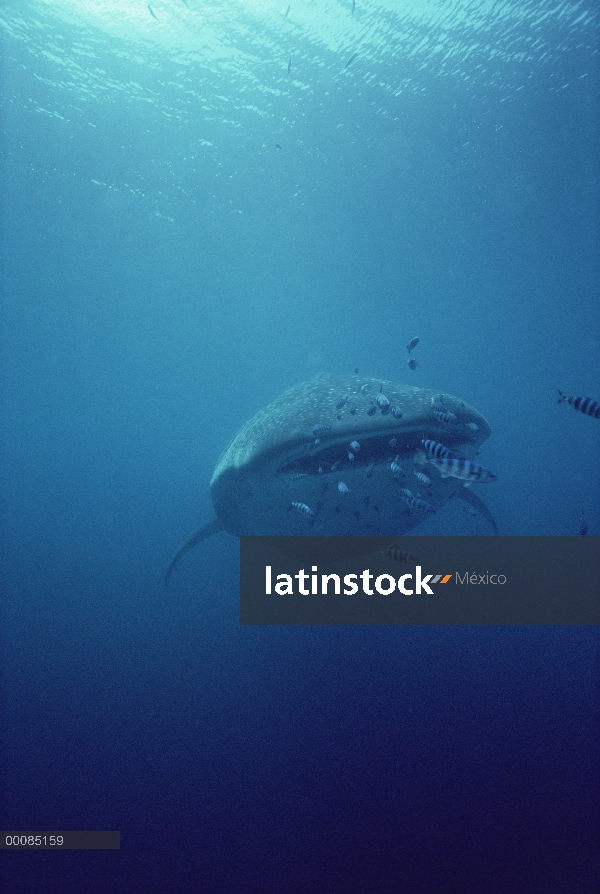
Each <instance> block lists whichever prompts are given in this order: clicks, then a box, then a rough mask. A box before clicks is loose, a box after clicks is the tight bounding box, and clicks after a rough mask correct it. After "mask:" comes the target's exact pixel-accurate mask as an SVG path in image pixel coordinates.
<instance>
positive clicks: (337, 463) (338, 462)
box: [331, 459, 340, 472]
mask: <svg viewBox="0 0 600 894" xmlns="http://www.w3.org/2000/svg"><path fill="white" fill-rule="evenodd" d="M339 467H340V461H339V459H338V460H336V462H334V464H333V465H332V467H331V471H332V472H335V470H336V469H339Z"/></svg>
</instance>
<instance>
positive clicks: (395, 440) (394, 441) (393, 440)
mask: <svg viewBox="0 0 600 894" xmlns="http://www.w3.org/2000/svg"><path fill="white" fill-rule="evenodd" d="M397 443H398V438H390V441H389V445H390V447H395V446H396V444H397Z"/></svg>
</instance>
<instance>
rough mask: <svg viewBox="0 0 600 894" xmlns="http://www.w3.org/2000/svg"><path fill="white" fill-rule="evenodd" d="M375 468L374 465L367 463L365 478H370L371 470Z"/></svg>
mask: <svg viewBox="0 0 600 894" xmlns="http://www.w3.org/2000/svg"><path fill="white" fill-rule="evenodd" d="M374 468H375V463H369V465H368V466H367V478H370V477H371V475H372V474H373V469H374Z"/></svg>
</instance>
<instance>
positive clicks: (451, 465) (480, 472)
mask: <svg viewBox="0 0 600 894" xmlns="http://www.w3.org/2000/svg"><path fill="white" fill-rule="evenodd" d="M428 461H429V462H430V463H431V464H432V465H434V466H435V468H436V469H437V470H438V472H439V473H440V475H441V476H442V478H458V479H460V480H461V481H464V482H465V487H468V486H469V485H470V484H473V482H474V481H475V482H478V483H479V484H486V483H487V482H489V481H496V479H497V477H498V476H497V475H494V473H493V472H490V470H489V469H486V468H485V466H480V465H479V463H474V462H473V461H472V460H470V459H461V458H460V457H458V456H446V457H443V458H442V459H434V458H433V457H429V460H428Z"/></svg>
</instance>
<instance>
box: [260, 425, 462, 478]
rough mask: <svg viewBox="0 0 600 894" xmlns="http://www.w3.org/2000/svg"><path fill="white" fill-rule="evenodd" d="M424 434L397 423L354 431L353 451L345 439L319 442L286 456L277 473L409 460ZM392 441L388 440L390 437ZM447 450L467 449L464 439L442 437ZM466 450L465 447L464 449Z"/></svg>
mask: <svg viewBox="0 0 600 894" xmlns="http://www.w3.org/2000/svg"><path fill="white" fill-rule="evenodd" d="M425 436H426V432H425V431H424V430H423V429H419V430H416V431H414V432H407V430H406V429H404V430H402V429H400V427H399V426H396V428H393V427H390V429H389V431H387V432H385V433H382V432H381V431H378V432H377V433H374V434H368V433H367V432H362V433H360V434H355V438H356V440H358V439H359V438H360V441H359V443H360V449H358V450H353V449H352V447H351V446H350V443H349V441H348V439H347V438H345V439H336V440H335V441H328V442H327V443H323V444H320V445H319V446H317V447H315V448H314V449H312V450H308V451H305V452H302V453H298V454H294V455H293V456H288V457H286V458H285V459H284V460H283V461H282V462H281V465H280V466H279V468H278V470H277V474H278V475H279V476H283V477H292V478H293V477H294V476H295V475H315V474H323V473H326V472H330V471H332V470H333V471H334V472H343V471H349V472H350V471H351V472H356V471H358V470H365V471H366V470H367V469H368V467H369V466H370V465H372V464H374V465H378V464H380V463H386V462H387V463H391V462H393V461H394V459H395V457H396V456H399V457H400V458H401V459H404V460H405V461H406V459H407V458H410V459H411V460H412V457H413V456H414V455H415V453H416V452H417V450H420V449H422V445H421V440H422V439H423V438H424V437H425ZM394 438H395V439H396V443H395V444H393V443H390V441H393V439H394ZM446 442H447V445H450V449H453V450H456V451H458V450H459V449H465V448H467V445H466V444H465V442H464V440H463V441H459V440H458V439H456V438H455V437H454V438H446ZM467 449H468V448H467Z"/></svg>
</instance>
